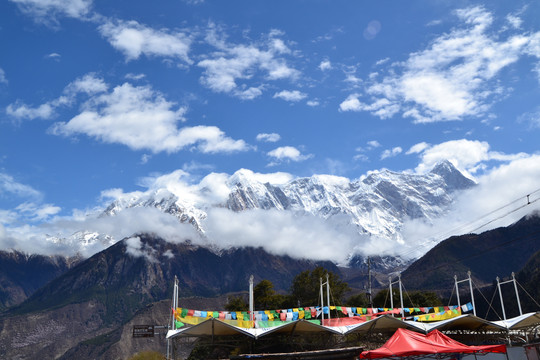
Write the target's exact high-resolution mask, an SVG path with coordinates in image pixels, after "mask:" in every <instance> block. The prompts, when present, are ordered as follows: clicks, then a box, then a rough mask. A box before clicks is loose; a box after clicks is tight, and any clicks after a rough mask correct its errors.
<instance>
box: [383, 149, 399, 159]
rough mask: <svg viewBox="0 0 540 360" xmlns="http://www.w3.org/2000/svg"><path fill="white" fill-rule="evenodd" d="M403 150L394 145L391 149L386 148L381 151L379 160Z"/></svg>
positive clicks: (396, 154) (393, 155)
mask: <svg viewBox="0 0 540 360" xmlns="http://www.w3.org/2000/svg"><path fill="white" fill-rule="evenodd" d="M402 152H403V149H402V148H401V147H399V146H396V147H394V148H392V149H387V150H384V151H383V152H382V153H381V160H384V159H387V158H391V157H395V156H398V155H399V154H401V153H402Z"/></svg>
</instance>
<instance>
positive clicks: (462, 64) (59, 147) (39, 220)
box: [0, 0, 540, 237]
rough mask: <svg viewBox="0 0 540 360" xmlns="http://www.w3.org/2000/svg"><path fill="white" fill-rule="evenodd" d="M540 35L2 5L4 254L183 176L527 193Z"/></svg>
mask: <svg viewBox="0 0 540 360" xmlns="http://www.w3.org/2000/svg"><path fill="white" fill-rule="evenodd" d="M539 18H540V4H539V3H538V2H535V1H512V2H507V1H489V2H478V1H420V0H418V1H372V2H368V1H202V0H201V1H197V0H192V1H188V0H184V1H182V0H175V1H162V2H159V3H157V4H156V3H155V2H148V1H138V0H130V1H93V0H76V1H61V0H10V1H3V2H1V3H0V43H1V44H2V51H1V52H0V237H1V236H6V233H7V232H9V231H14V232H17V231H22V230H21V229H23V228H25V227H26V226H36V225H39V224H43V223H50V222H54V221H56V220H57V219H58V218H63V219H65V218H69V217H73V218H76V217H78V216H81V214H84V213H85V212H88V211H91V210H92V209H94V208H96V207H99V206H102V205H103V204H104V203H106V202H107V201H110V200H111V199H110V197H104V194H111V193H112V192H113V189H121V191H123V192H126V193H127V192H131V191H136V190H141V189H144V186H142V185H143V184H144V183H145V181H147V180H144V179H148V178H149V177H150V178H151V177H154V178H156V177H158V176H159V175H163V174H170V173H173V172H174V171H175V170H178V169H182V170H183V171H184V172H183V174H184V179H185V181H186V182H188V183H192V184H193V183H197V182H198V181H201V179H202V178H203V177H205V176H206V175H208V174H211V173H226V174H233V173H234V172H235V171H237V170H238V169H241V168H247V169H250V170H252V171H254V172H256V173H263V174H273V173H286V174H289V175H290V176H291V177H302V176H311V175H313V174H331V175H338V176H343V177H347V178H349V179H356V178H359V177H361V176H362V175H365V174H366V173H368V172H369V171H373V170H379V169H384V168H386V169H390V170H394V171H409V172H418V173H422V172H425V171H429V169H430V168H431V167H432V166H433V165H434V164H435V163H436V162H437V161H439V160H442V159H450V160H451V161H452V162H453V163H454V164H455V165H456V166H458V167H459V168H460V169H461V170H463V171H464V172H466V173H468V174H470V175H471V176H472V177H475V178H476V179H481V178H482V177H485V178H486V179H487V178H489V177H490V176H491V175H492V174H493V172H494V171H499V172H500V173H505V171H506V173H508V172H510V173H512V174H514V175H515V176H518V174H521V172H520V171H523V173H524V174H525V175H519V177H518V178H511V177H509V178H507V179H506V185H507V186H511V187H513V188H516V187H515V186H512V185H510V184H520V186H518V187H517V188H519V189H520V191H521V189H523V190H522V192H523V194H525V193H527V191H532V190H535V189H536V188H538V186H536V185H538V183H537V182H536V183H535V181H534V180H530V183H529V182H525V180H524V179H525V178H527V179H538V177H537V176H538V175H539V173H540V171H539V169H538V167H539V166H538V165H537V164H538V163H539V157H538V151H539V139H540V23H539V22H538V19H539ZM512 166H514V168H516V167H517V168H519V171H510V170H505V169H514V168H512ZM500 183H501V184H502V183H504V182H502V181H501V182H500ZM499 186H502V185H499ZM535 186H536V187H535ZM492 191H493V190H492ZM515 195H516V194H514V193H512V194H509V195H508V200H513V199H514V198H513V197H512V196H515ZM520 195H521V194H520ZM505 200H506V198H505V199H503V201H505Z"/></svg>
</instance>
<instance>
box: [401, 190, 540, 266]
mask: <svg viewBox="0 0 540 360" xmlns="http://www.w3.org/2000/svg"><path fill="white" fill-rule="evenodd" d="M539 192H540V188H539V189H537V190H534V191H532V192H530V193H529V194H527V195H525V196H521V197H519V198H518V199H516V200H513V201H511V202H510V203H507V204H505V205H503V206H501V207H499V208H497V209H495V210H492V211H490V212H489V213H487V214H484V215H482V216H480V217H479V218H477V219H475V220H473V221H470V222H469V223H466V224H463V225H460V226H458V227H456V228H453V229H451V230H448V231H445V232H444V233H441V234H439V235H435V236H433V237H432V238H431V239H430V240H427V241H424V242H423V243H420V244H417V245H416V247H415V248H414V249H410V250H408V251H403V252H401V253H399V254H398V255H400V256H402V257H404V258H407V257H410V255H412V254H414V253H415V252H417V251H418V250H417V248H418V247H427V246H429V245H431V244H433V243H440V242H441V241H443V240H445V239H447V238H449V237H450V236H452V235H455V234H460V233H472V232H474V231H476V230H478V229H481V228H483V227H485V226H487V225H489V224H491V223H493V222H495V221H497V220H500V219H502V218H504V217H506V216H508V215H510V214H512V213H514V212H516V211H518V210H521V209H523V208H525V207H527V206H529V205H532V204H534V203H536V202H537V201H538V200H540V197H539V198H536V199H534V200H532V201H531V200H530V196H531V195H532V194H536V193H539ZM524 199H527V203H526V204H524V205H521V206H519V207H517V208H515V209H512V210H510V211H508V212H506V213H504V214H502V215H500V216H498V217H497V218H495V219H490V220H489V221H487V222H485V223H482V224H481V225H479V226H476V227H475V228H472V229H470V230H468V231H463V230H466V229H467V228H468V226H471V225H473V224H475V223H476V222H478V221H479V220H481V219H483V218H485V217H487V216H490V215H492V214H494V213H496V212H498V211H500V210H502V209H504V208H507V207H508V206H510V205H512V204H515V203H516V202H518V201H523V200H524Z"/></svg>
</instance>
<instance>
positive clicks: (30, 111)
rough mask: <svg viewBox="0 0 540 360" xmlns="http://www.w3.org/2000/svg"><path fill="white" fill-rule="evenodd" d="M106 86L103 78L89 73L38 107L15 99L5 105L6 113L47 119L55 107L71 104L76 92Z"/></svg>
mask: <svg viewBox="0 0 540 360" xmlns="http://www.w3.org/2000/svg"><path fill="white" fill-rule="evenodd" d="M107 88H108V85H107V84H106V83H105V81H104V80H103V79H101V78H98V77H96V76H95V74H93V73H90V74H86V75H84V76H83V77H81V78H78V79H76V80H75V81H73V82H71V83H70V84H68V86H66V87H65V88H64V91H63V94H64V95H61V96H59V97H58V98H56V99H54V100H51V101H49V102H46V103H45V104H41V105H39V106H38V107H31V106H28V105H26V104H23V103H21V102H20V101H17V102H15V103H14V104H9V105H8V106H7V107H6V113H7V114H8V115H9V116H11V117H14V118H16V119H18V120H34V119H45V120H48V119H51V118H53V117H54V116H55V115H56V109H57V108H59V107H61V106H69V105H72V104H73V102H74V100H75V98H76V96H77V95H78V94H80V93H85V94H86V95H93V94H96V93H100V92H104V91H106V90H107Z"/></svg>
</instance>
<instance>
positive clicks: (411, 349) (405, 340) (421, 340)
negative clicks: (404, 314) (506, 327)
mask: <svg viewBox="0 0 540 360" xmlns="http://www.w3.org/2000/svg"><path fill="white" fill-rule="evenodd" d="M475 352H480V353H484V352H506V346H505V345H490V346H467V345H465V344H462V343H460V342H458V341H455V340H453V339H451V338H449V337H448V336H446V335H444V334H443V333H441V332H440V331H438V330H433V331H432V332H430V333H429V334H427V335H424V334H419V333H417V332H414V331H410V330H406V329H398V330H397V331H396V332H395V334H394V335H393V336H392V337H391V338H390V339H389V340H388V341H387V342H386V343H385V344H384V345H383V346H382V347H380V348H378V349H375V350H371V351H364V352H362V354H360V358H362V359H378V358H388V357H399V356H418V355H428V354H444V353H475Z"/></svg>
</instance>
